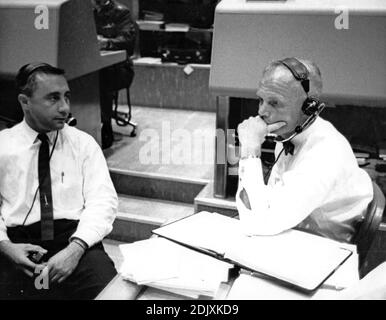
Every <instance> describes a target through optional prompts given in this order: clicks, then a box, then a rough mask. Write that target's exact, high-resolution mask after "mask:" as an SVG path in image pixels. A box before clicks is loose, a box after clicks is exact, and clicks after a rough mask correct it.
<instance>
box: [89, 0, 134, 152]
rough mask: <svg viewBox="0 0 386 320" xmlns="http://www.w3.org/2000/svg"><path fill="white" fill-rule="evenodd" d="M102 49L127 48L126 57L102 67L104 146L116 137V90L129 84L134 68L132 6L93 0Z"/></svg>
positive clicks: (110, 0)
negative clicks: (114, 115)
mask: <svg viewBox="0 0 386 320" xmlns="http://www.w3.org/2000/svg"><path fill="white" fill-rule="evenodd" d="M92 3H93V6H94V17H95V23H96V28H97V34H98V42H99V46H100V50H126V52H127V59H126V60H125V61H123V62H120V63H118V64H115V65H112V66H109V67H107V68H104V69H102V70H101V71H100V75H99V76H100V105H101V119H102V148H103V149H105V148H109V147H110V146H111V145H112V144H113V141H114V136H113V130H112V126H111V118H112V115H113V110H112V107H113V97H114V93H115V92H117V91H118V90H120V89H124V88H129V87H130V85H131V83H132V81H133V78H134V70H133V63H132V61H131V59H130V56H131V55H132V54H133V51H134V45H135V38H136V25H135V22H134V21H133V19H132V17H131V12H130V10H129V9H128V8H127V7H126V6H125V5H123V4H121V3H119V2H118V1H114V0H92Z"/></svg>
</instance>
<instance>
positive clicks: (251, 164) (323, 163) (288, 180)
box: [236, 117, 373, 242]
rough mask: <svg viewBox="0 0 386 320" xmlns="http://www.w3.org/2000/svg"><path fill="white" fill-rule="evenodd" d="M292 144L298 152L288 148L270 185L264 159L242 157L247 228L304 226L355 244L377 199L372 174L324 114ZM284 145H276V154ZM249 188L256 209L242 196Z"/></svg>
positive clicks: (266, 231)
mask: <svg viewBox="0 0 386 320" xmlns="http://www.w3.org/2000/svg"><path fill="white" fill-rule="evenodd" d="M292 142H293V143H294V145H295V151H294V154H293V155H290V154H288V155H285V154H284V152H283V154H282V155H281V156H280V158H279V160H278V162H277V163H276V164H275V165H274V167H273V168H272V173H271V176H270V178H269V180H268V183H267V185H265V183H264V179H263V172H262V165H261V160H260V159H259V158H249V159H243V160H240V163H239V186H238V191H237V194H236V204H237V208H238V211H239V216H240V220H241V221H242V222H243V225H244V226H245V228H246V232H248V233H250V234H260V235H271V234H277V233H280V232H282V231H284V230H287V229H290V228H293V227H296V226H298V227H300V228H302V229H303V230H304V229H305V230H308V231H309V232H312V233H316V234H319V235H322V236H325V237H328V238H331V239H335V240H338V241H344V242H350V241H351V239H352V236H353V234H354V232H355V228H354V226H355V223H356V222H357V221H358V220H360V219H361V218H363V214H364V213H365V212H366V208H367V205H368V203H369V202H370V201H371V200H372V197H373V189H372V184H371V179H370V177H369V175H368V174H367V173H366V172H365V171H364V170H362V169H360V168H359V167H358V164H357V161H356V159H355V155H354V153H353V151H352V149H351V146H350V144H349V142H348V141H347V140H346V138H345V137H344V136H343V135H342V134H340V133H339V132H338V131H337V130H336V129H335V127H334V126H333V125H332V124H331V123H329V122H328V121H326V120H323V119H321V118H320V117H319V118H317V119H316V120H315V122H314V123H313V124H312V125H311V126H310V127H308V128H307V129H306V130H304V131H303V132H302V133H301V134H299V135H297V136H296V137H295V138H294V139H293V140H292ZM282 148H283V145H282V143H277V144H276V148H275V156H276V157H277V156H278V154H279V152H280V151H281V150H282ZM243 188H244V189H245V191H246V193H247V195H248V198H249V202H250V209H248V208H247V207H246V206H245V205H244V202H243V201H241V199H240V191H241V190H242V189H243Z"/></svg>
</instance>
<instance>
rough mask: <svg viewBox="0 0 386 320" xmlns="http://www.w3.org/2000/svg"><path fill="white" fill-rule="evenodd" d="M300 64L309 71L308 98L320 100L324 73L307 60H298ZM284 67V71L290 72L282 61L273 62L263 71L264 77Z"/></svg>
mask: <svg viewBox="0 0 386 320" xmlns="http://www.w3.org/2000/svg"><path fill="white" fill-rule="evenodd" d="M296 59H297V60H298V61H299V62H300V63H302V64H303V65H304V66H305V67H306V68H307V70H308V73H309V74H308V79H309V80H310V91H309V92H308V96H311V97H315V98H318V97H320V95H321V94H322V90H323V81H322V73H321V72H320V69H319V67H318V66H317V65H316V63H314V62H313V61H311V60H305V59H300V58H296ZM278 67H280V68H281V67H282V68H283V69H285V70H287V71H288V72H290V71H289V70H288V69H287V68H286V67H285V66H284V65H283V64H282V63H281V62H280V60H276V61H273V62H271V63H270V64H269V65H268V66H267V67H266V68H265V69H264V71H263V75H265V74H266V73H270V72H273V71H274V70H275V69H276V68H278Z"/></svg>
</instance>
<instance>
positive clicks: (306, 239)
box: [153, 211, 352, 293]
mask: <svg viewBox="0 0 386 320" xmlns="http://www.w3.org/2000/svg"><path fill="white" fill-rule="evenodd" d="M153 233H154V234H156V235H158V236H161V237H164V238H167V239H169V240H171V241H174V242H176V243H179V244H181V245H184V246H187V247H189V248H191V249H194V250H198V251H200V252H202V253H205V254H209V255H211V256H213V257H216V258H217V259H220V260H223V261H226V262H228V263H232V264H234V265H235V266H238V267H240V268H242V269H245V270H247V271H249V272H251V273H257V274H262V275H265V276H267V277H269V278H270V279H272V280H276V281H279V282H281V283H282V284H285V285H289V286H292V287H295V288H297V289H299V290H301V291H304V292H308V293H311V292H313V291H315V290H316V289H317V288H318V287H319V286H321V285H322V284H323V282H324V281H325V280H326V279H327V278H328V277H329V276H330V275H332V274H333V273H334V271H335V270H336V269H338V268H339V266H340V265H341V264H343V263H344V262H345V261H346V260H347V259H348V258H349V257H350V256H351V254H352V251H351V250H349V249H347V247H344V246H343V245H342V244H341V243H339V242H337V241H334V240H331V239H328V238H324V237H320V236H317V235H314V234H310V233H307V232H303V231H299V230H293V229H291V230H287V231H285V232H282V233H280V234H278V235H273V236H249V235H247V234H246V233H245V231H244V226H243V223H242V221H240V220H238V219H234V218H230V217H227V216H224V215H221V214H218V213H211V212H206V211H202V212H199V213H196V214H193V215H191V216H188V217H185V218H183V219H181V220H177V221H175V222H172V223H170V224H167V225H164V226H162V227H160V228H157V229H154V230H153Z"/></svg>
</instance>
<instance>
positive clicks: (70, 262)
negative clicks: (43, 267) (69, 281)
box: [47, 242, 85, 283]
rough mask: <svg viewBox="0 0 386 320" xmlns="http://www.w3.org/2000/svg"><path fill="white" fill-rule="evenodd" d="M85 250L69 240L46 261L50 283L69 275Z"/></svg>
mask: <svg viewBox="0 0 386 320" xmlns="http://www.w3.org/2000/svg"><path fill="white" fill-rule="evenodd" d="M84 252H85V250H84V249H82V248H81V247H80V246H79V245H78V244H76V243H74V242H71V243H70V244H69V245H68V246H67V247H66V248H64V249H63V250H61V251H59V252H58V253H57V254H56V255H54V256H53V257H51V259H50V260H48V262H47V267H48V270H49V275H50V282H51V283H56V282H57V283H61V282H63V281H64V280H65V279H66V278H67V277H69V276H70V275H71V274H72V273H73V272H74V270H75V268H76V267H77V265H78V263H79V260H80V258H81V257H82V256H83V253H84Z"/></svg>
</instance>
